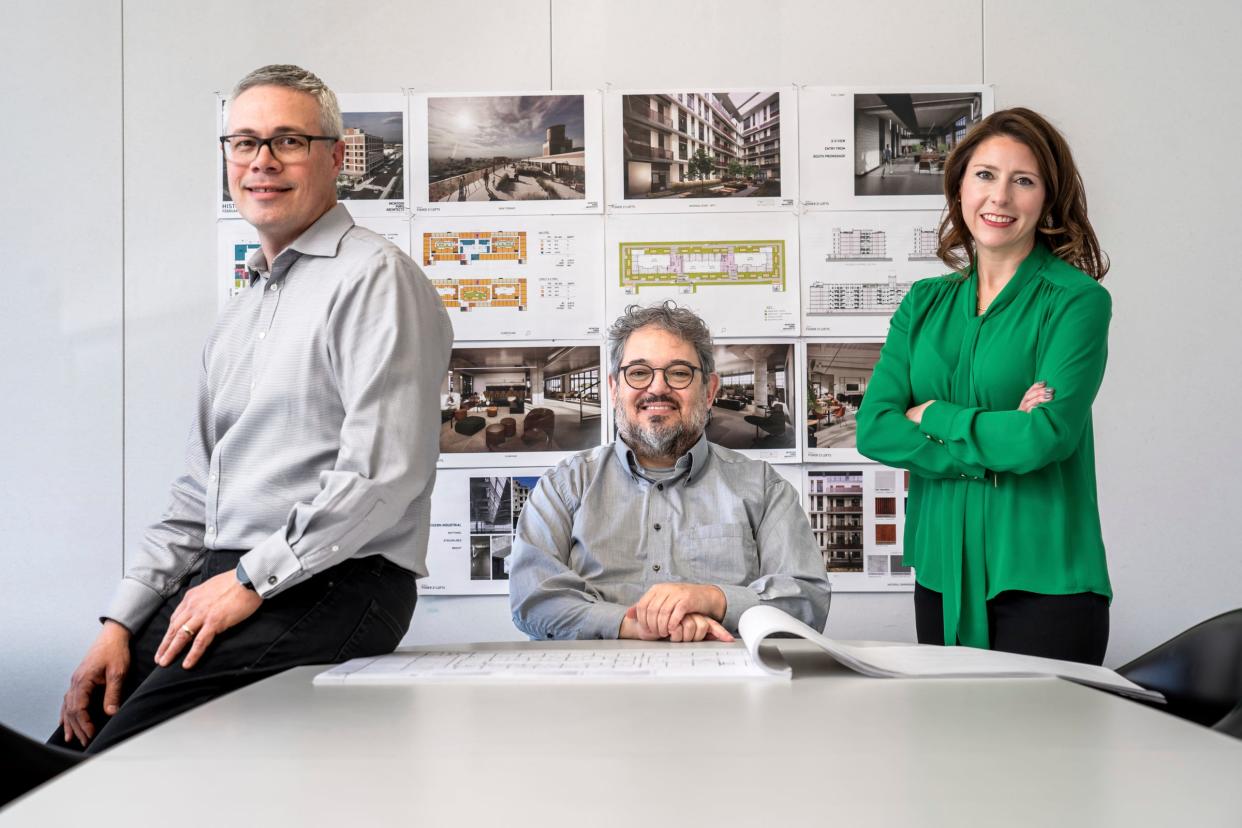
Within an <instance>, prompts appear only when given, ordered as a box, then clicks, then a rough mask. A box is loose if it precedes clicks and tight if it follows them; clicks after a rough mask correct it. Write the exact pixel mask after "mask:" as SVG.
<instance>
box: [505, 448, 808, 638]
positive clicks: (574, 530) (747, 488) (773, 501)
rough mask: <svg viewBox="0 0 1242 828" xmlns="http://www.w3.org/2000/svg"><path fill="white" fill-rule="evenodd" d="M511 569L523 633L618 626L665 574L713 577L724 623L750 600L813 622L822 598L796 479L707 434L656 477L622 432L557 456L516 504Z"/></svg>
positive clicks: (567, 634)
mask: <svg viewBox="0 0 1242 828" xmlns="http://www.w3.org/2000/svg"><path fill="white" fill-rule="evenodd" d="M509 577H510V581H509V606H510V608H511V609H512V611H513V621H514V623H515V624H517V626H518V629H520V630H522V632H524V633H526V634H527V635H529V636H531V638H616V637H617V633H618V631H619V629H620V627H621V620H622V618H623V617H624V615H625V610H626V608H628V607H629V606H631V605H633V604H635V603H637V601H638V600H639V599H640V598H641V597H642V596H643V594H644V593H645V592H646V591H647V590H648V589H649V588H650V587H651V586H653V585H654V584H658V583H662V582H666V581H681V582H687V583H697V584H712V585H715V586H717V587H719V588H720V589H721V591H722V592H724V595H725V599H726V600H727V602H728V609H727V610H726V612H725V616H724V619H723V622H722V623H723V624H724V626H725V627H726V628H728V629H729V631H730V632H733V633H736V632H737V622H738V619H739V618H740V617H741V615H742V613H743V612H745V611H746V610H748V609H750V608H751V607H753V606H756V605H757V604H768V605H771V606H774V607H777V608H779V609H782V610H784V611H785V612H788V613H789V614H790V615H793V616H794V617H796V618H798V619H800V620H802V621H804V622H806V623H807V624H809V625H810V626H812V627H814V628H815V629H817V630H822V629H823V628H824V624H825V622H826V621H827V619H828V602H829V599H830V598H831V594H830V587H829V585H828V578H827V576H826V575H825V572H824V560H823V557H822V556H821V555H820V553H819V548H818V547H817V546H816V544H815V539H814V538H813V537H812V535H811V527H810V524H809V523H808V522H807V518H806V513H805V512H804V511H803V510H802V507H801V505H800V504H799V502H798V494H797V492H796V490H795V489H794V488H793V486H791V485H789V483H788V482H787V481H786V480H785V479H784V478H782V477H781V476H780V475H778V474H777V473H776V471H775V470H774V469H773V468H772V467H771V466H769V465H768V464H767V463H765V462H763V461H762V460H752V459H750V458H748V457H745V456H743V455H741V454H739V453H737V452H735V451H730V450H729V449H726V448H722V447H720V446H717V445H713V444H711V443H709V442H707V438H706V437H702V438H700V439H699V441H698V443H696V444H695V445H694V447H693V448H692V449H691V450H690V451H688V452H687V453H686V454H685V455H683V456H682V457H681V458H679V459H678V461H677V465H676V467H675V470H674V473H673V474H672V475H671V476H670V477H667V478H663V479H660V477H659V476H648V475H644V474H643V470H642V467H641V466H639V465H638V462H637V460H636V459H635V457H634V455H633V452H632V451H631V450H630V448H629V446H627V445H626V444H625V442H624V441H623V440H621V439H618V440H616V442H614V443H613V444H612V445H606V446H600V447H599V448H595V449H590V450H588V451H584V452H581V453H579V454H576V455H574V456H573V457H571V458H569V459H568V460H565V461H563V462H562V463H561V464H560V465H558V466H557V467H556V468H554V469H553V470H552V471H550V472H549V473H548V474H547V475H545V476H544V477H543V478H541V479H540V480H539V483H538V485H537V486H535V489H534V491H532V492H531V495H530V498H529V499H528V500H527V501H526V504H525V505H524V506H523V507H522V515H521V517H520V518H519V520H518V527H517V534H516V536H515V537H514V543H513V552H512V563H511V564H510V576H509Z"/></svg>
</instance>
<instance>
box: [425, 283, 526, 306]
mask: <svg viewBox="0 0 1242 828" xmlns="http://www.w3.org/2000/svg"><path fill="white" fill-rule="evenodd" d="M431 284H433V285H435V288H436V292H437V293H439V294H440V300H441V301H442V302H444V307H446V308H448V309H449V310H453V309H457V310H459V311H471V310H474V309H476V308H516V309H517V310H521V311H524V310H526V280H525V279H503V278H496V279H432V280H431Z"/></svg>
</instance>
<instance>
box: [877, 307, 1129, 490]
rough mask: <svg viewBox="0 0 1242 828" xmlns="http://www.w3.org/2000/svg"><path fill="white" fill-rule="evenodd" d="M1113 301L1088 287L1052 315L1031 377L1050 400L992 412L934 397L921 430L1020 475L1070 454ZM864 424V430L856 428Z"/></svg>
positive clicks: (1093, 385) (1100, 360) (1104, 352)
mask: <svg viewBox="0 0 1242 828" xmlns="http://www.w3.org/2000/svg"><path fill="white" fill-rule="evenodd" d="M1111 316H1112V299H1111V298H1110V297H1109V295H1108V292H1107V291H1105V290H1104V289H1103V288H1096V287H1094V286H1093V287H1092V288H1090V289H1088V290H1083V291H1081V292H1078V293H1076V294H1074V295H1072V296H1070V297H1068V298H1067V299H1065V300H1064V301H1062V302H1061V303H1060V305H1059V306H1058V307H1056V308H1055V309H1053V310H1052V312H1051V313H1050V314H1049V316H1048V318H1047V321H1046V323H1045V324H1044V326H1043V327H1044V329H1045V332H1046V333H1045V341H1044V342H1043V343H1041V353H1038V354H1037V359H1036V378H1037V379H1040V380H1043V381H1045V382H1047V383H1048V387H1049V388H1052V389H1054V390H1055V391H1056V396H1055V398H1054V399H1053V400H1052V401H1051V402H1048V403H1043V404H1041V405H1039V406H1038V407H1036V408H1035V410H1033V411H1031V412H1029V413H1028V412H1025V411H1018V410H1013V411H989V410H987V409H983V408H967V407H965V406H961V405H957V404H955V403H951V402H946V401H943V400H938V401H936V402H934V403H932V404H931V405H929V406H928V407H927V409H926V410H924V412H923V422H922V424H921V429H922V431H923V432H924V433H925V434H926V435H927V436H928V437H930V438H933V439H937V440H943V441H944V447H945V449H946V450H947V451H948V452H949V454H951V455H952V456H953V457H954V458H956V459H957V460H958V461H959V462H962V463H966V464H971V465H978V466H983V467H984V468H987V469H991V470H992V471H998V472H1014V473H1017V474H1025V473H1027V472H1032V471H1035V470H1037V469H1042V468H1043V467H1045V466H1047V465H1048V464H1050V463H1055V462H1059V461H1062V460H1065V459H1066V458H1067V457H1069V456H1070V455H1071V454H1072V453H1073V452H1074V450H1075V449H1076V448H1077V447H1078V444H1079V441H1080V439H1081V437H1082V432H1083V428H1084V426H1085V425H1086V423H1087V418H1088V417H1089V416H1090V415H1091V403H1092V402H1093V401H1094V400H1095V394H1096V392H1097V391H1098V390H1099V388H1100V382H1101V381H1102V380H1103V378H1104V363H1105V361H1106V360H1107V357H1108V323H1109V319H1110V317H1111ZM860 430H861V429H860Z"/></svg>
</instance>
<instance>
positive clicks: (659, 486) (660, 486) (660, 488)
mask: <svg viewBox="0 0 1242 828" xmlns="http://www.w3.org/2000/svg"><path fill="white" fill-rule="evenodd" d="M656 488H657V489H659V490H660V491H664V484H663V483H658V484H656Z"/></svg>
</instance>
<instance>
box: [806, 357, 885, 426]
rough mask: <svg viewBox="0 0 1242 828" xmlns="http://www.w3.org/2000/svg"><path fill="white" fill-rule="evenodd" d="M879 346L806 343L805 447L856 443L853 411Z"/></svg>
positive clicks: (866, 382)
mask: <svg viewBox="0 0 1242 828" xmlns="http://www.w3.org/2000/svg"><path fill="white" fill-rule="evenodd" d="M882 347H883V345H882V344H881V343H879V342H812V343H809V344H808V345H807V346H806V366H807V367H806V380H807V391H808V393H809V394H810V398H809V399H808V400H807V412H806V413H807V444H806V445H807V448H853V447H855V446H857V445H858V438H857V431H858V423H857V422H856V421H855V419H854V415H855V414H856V413H857V412H858V406H859V405H861V404H862V398H863V394H865V393H866V391H867V384H868V383H869V382H871V373H872V371H874V370H875V364H876V362H877V361H878V360H879V358H880V349H881V348H882Z"/></svg>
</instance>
